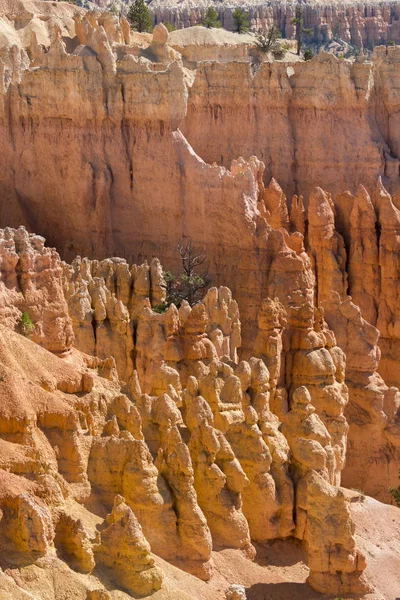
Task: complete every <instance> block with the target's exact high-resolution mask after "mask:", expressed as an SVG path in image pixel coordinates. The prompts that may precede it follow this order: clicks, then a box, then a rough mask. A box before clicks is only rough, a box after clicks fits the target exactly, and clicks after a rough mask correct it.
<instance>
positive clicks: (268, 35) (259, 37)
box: [256, 25, 281, 54]
mask: <svg viewBox="0 0 400 600" xmlns="http://www.w3.org/2000/svg"><path fill="white" fill-rule="evenodd" d="M280 37H281V32H280V31H279V29H278V28H277V27H276V26H275V25H271V27H270V28H269V29H268V31H259V32H258V33H257V34H256V43H257V46H258V47H259V49H260V50H261V52H264V53H265V54H266V53H267V52H270V51H272V52H274V51H275V52H276V51H278V44H277V43H276V42H277V41H278V40H279V38H280Z"/></svg>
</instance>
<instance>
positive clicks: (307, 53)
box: [304, 49, 313, 60]
mask: <svg viewBox="0 0 400 600" xmlns="http://www.w3.org/2000/svg"><path fill="white" fill-rule="evenodd" d="M312 57H313V53H312V50H309V49H307V50H304V60H311V59H312Z"/></svg>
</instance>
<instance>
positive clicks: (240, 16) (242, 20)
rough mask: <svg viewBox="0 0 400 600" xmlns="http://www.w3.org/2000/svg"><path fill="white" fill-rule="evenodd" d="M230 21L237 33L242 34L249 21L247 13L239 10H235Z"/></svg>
mask: <svg viewBox="0 0 400 600" xmlns="http://www.w3.org/2000/svg"><path fill="white" fill-rule="evenodd" d="M232 19H233V20H234V22H235V25H236V31H237V32H238V33H244V32H245V31H247V30H248V28H249V19H248V15H247V13H245V12H244V10H242V9H241V8H235V10H234V11H233V13H232Z"/></svg>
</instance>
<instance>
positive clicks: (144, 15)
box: [127, 0, 153, 33]
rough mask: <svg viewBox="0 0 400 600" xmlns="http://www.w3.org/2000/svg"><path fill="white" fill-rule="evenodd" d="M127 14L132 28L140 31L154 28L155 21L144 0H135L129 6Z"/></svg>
mask: <svg viewBox="0 0 400 600" xmlns="http://www.w3.org/2000/svg"><path fill="white" fill-rule="evenodd" d="M127 16H128V21H129V23H130V24H131V27H132V29H135V30H136V31H139V32H140V33H142V32H143V31H151V30H152V28H153V21H152V18H151V16H150V12H149V9H148V8H147V6H146V4H145V2H144V0H135V2H134V3H133V4H131V6H130V8H129V11H128V15H127Z"/></svg>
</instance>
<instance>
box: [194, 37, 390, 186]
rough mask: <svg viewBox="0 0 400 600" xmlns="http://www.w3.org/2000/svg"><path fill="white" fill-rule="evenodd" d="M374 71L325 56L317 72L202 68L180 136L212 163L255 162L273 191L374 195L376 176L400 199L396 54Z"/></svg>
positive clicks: (310, 68) (372, 66)
mask: <svg viewBox="0 0 400 600" xmlns="http://www.w3.org/2000/svg"><path fill="white" fill-rule="evenodd" d="M374 56H375V58H374V60H373V62H372V63H371V62H362V61H360V62H355V63H352V64H351V63H347V62H346V61H340V60H337V59H335V58H334V57H333V56H331V55H328V54H322V53H321V54H319V55H317V57H316V58H314V60H312V61H310V62H301V63H294V64H291V65H288V64H285V63H284V62H273V63H265V62H263V63H261V66H260V67H259V69H258V70H256V71H255V74H253V73H252V69H251V67H250V65H249V64H245V63H241V64H236V63H232V62H231V63H227V64H219V63H203V64H201V65H199V68H198V70H197V72H196V78H195V81H194V84H193V86H192V88H191V90H190V93H189V100H188V110H187V116H186V118H185V121H184V123H183V124H182V131H183V132H184V134H185V135H186V137H187V139H188V141H189V142H190V143H191V144H192V146H193V147H194V149H195V150H196V152H197V153H198V154H199V155H200V156H201V157H202V158H203V159H204V160H206V161H208V162H214V161H216V162H218V163H219V164H224V165H228V164H229V163H230V161H231V160H232V159H233V158H235V157H236V156H238V155H241V156H244V157H248V156H250V155H251V154H255V155H256V156H257V157H258V158H260V159H261V160H262V161H263V162H264V163H265V166H266V171H265V175H266V178H265V179H266V181H267V182H269V180H270V178H271V177H275V179H277V180H278V181H279V182H280V184H281V186H282V188H283V189H284V190H285V192H287V193H289V194H293V193H301V194H304V195H308V194H309V192H310V191H311V189H312V188H313V187H314V186H315V185H318V184H321V183H322V182H323V186H324V188H325V189H328V190H329V191H330V192H331V193H332V194H337V193H338V192H343V191H344V190H346V189H350V190H352V191H355V189H356V188H357V185H358V184H359V183H364V185H366V186H369V187H373V186H375V182H376V179H377V177H378V176H379V175H381V176H382V177H384V179H385V185H386V186H387V187H388V188H389V189H390V190H391V191H397V190H398V185H399V172H398V166H399V161H398V148H397V141H395V138H396V131H397V124H396V122H397V118H398V117H397V113H398V105H397V100H396V98H397V75H396V69H397V66H396V65H397V64H398V60H399V56H400V55H399V54H398V50H397V48H393V49H390V50H389V54H388V55H386V54H385V49H384V48H379V49H377V50H376V52H375V55H374Z"/></svg>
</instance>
